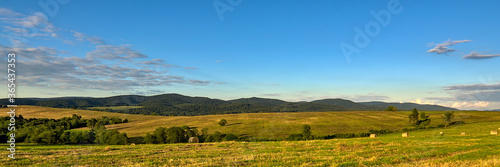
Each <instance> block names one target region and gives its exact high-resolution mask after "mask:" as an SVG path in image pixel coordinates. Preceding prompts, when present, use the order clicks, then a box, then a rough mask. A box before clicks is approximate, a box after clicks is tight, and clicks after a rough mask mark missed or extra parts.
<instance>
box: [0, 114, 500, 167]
mask: <svg viewBox="0 0 500 167" xmlns="http://www.w3.org/2000/svg"><path fill="white" fill-rule="evenodd" d="M498 127H500V122H477V123H469V124H464V125H458V126H452V127H449V128H436V129H424V130H418V131H413V132H410V137H408V138H403V137H401V133H394V134H387V135H381V136H379V137H377V138H352V139H331V140H309V141H272V142H220V143H196V144H156V145H151V144H138V145H111V146H106V145H33V144H19V145H18V146H17V148H18V151H17V153H18V154H17V156H16V157H17V158H16V160H9V159H8V158H7V156H6V155H5V156H2V157H1V158H0V164H2V166H26V165H34V166H416V165H417V166H499V165H500V144H498V143H500V136H498V135H490V134H489V131H490V130H496V129H497V128H498ZM439 132H444V135H440V134H439ZM461 132H465V133H466V135H465V136H463V135H461V134H460V133H461ZM1 145H2V147H7V145H6V144H1Z"/></svg>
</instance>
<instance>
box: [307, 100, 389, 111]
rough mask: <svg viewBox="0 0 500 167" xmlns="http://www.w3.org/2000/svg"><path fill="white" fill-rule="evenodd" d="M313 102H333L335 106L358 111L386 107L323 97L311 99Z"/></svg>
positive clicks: (381, 109)
mask: <svg viewBox="0 0 500 167" xmlns="http://www.w3.org/2000/svg"><path fill="white" fill-rule="evenodd" d="M312 102H313V103H323V104H333V105H337V106H341V107H344V108H349V109H352V110H358V111H369V110H380V111H383V110H385V109H386V108H387V107H385V108H384V107H379V106H373V105H364V104H361V103H356V102H353V101H350V100H345V99H323V100H315V101H312Z"/></svg>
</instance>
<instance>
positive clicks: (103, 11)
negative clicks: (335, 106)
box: [0, 0, 500, 109]
mask: <svg viewBox="0 0 500 167" xmlns="http://www.w3.org/2000/svg"><path fill="white" fill-rule="evenodd" d="M40 2H46V4H43V3H42V4H39V3H37V1H8V2H1V5H0V6H1V7H0V29H1V33H2V35H1V38H0V47H1V48H0V50H2V52H3V53H8V52H11V51H15V52H16V53H17V54H18V57H19V58H18V59H19V61H18V62H19V65H18V71H19V73H18V80H17V82H18V85H19V87H18V92H17V93H18V96H19V97H61V96H93V97H102V96H112V95H123V94H143V95H154V94H162V93H180V94H185V95H190V96H206V97H212V98H220V99H235V98H241V97H254V96H255V97H264V98H277V99H283V100H288V101H311V100H316V99H323V98H345V99H350V100H353V101H387V102H416V103H429V104H439V105H445V106H450V107H456V108H461V109H499V108H500V75H499V71H500V66H499V65H498V64H500V48H499V47H498V44H499V43H500V33H499V29H500V22H498V20H500V11H499V10H498V9H497V7H498V6H499V5H500V2H498V1H409V0H401V1H314V2H310V1H265V0H255V1H248V0H240V1H236V0H234V1H226V0H214V1H201V0H187V1H186V0H184V1H148V2H147V3H145V2H142V1H67V2H64V1H62V2H63V3H64V4H61V2H59V1H55V0H51V1H40ZM52 2H53V3H52ZM47 4H48V10H46V9H47V8H46V6H47ZM214 4H216V5H214ZM373 12H374V13H378V14H382V15H380V17H379V18H380V19H382V21H380V20H379V19H377V17H374V16H373V15H372V14H371V13H373ZM383 14H386V15H383ZM388 15H389V16H390V19H388V17H387V16H388ZM366 27H368V29H366ZM357 28H359V30H360V31H361V34H364V35H360V33H358V32H357V31H356V30H355V29H357ZM360 36H365V37H366V38H363V39H368V40H369V42H367V41H363V40H360V39H361V38H358V37H360ZM356 41H358V45H356ZM359 44H362V45H359ZM343 46H344V47H343ZM345 46H351V47H350V49H348V50H350V51H353V50H352V48H355V50H356V52H352V53H348V51H347V52H346V51H345V48H346V47H345ZM343 49H344V51H343ZM1 66H2V67H5V66H6V63H4V64H1ZM0 93H1V92H0ZM3 93H4V94H7V92H6V91H5V90H3Z"/></svg>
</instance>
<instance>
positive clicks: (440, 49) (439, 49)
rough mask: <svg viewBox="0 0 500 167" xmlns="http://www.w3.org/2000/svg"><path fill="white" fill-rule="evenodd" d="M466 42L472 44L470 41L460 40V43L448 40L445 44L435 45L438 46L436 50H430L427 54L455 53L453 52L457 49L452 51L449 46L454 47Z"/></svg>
mask: <svg viewBox="0 0 500 167" xmlns="http://www.w3.org/2000/svg"><path fill="white" fill-rule="evenodd" d="M465 42H470V40H458V41H451V40H448V41H446V42H444V43H440V44H435V45H436V46H435V47H434V48H432V49H430V50H428V51H427V52H429V53H437V54H444V53H448V52H453V51H455V49H451V48H449V47H448V46H453V45H456V44H459V43H465Z"/></svg>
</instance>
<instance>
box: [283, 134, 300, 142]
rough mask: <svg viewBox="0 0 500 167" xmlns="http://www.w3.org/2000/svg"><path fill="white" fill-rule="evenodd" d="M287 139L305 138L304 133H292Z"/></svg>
mask: <svg viewBox="0 0 500 167" xmlns="http://www.w3.org/2000/svg"><path fill="white" fill-rule="evenodd" d="M287 140H293V141H296V140H304V136H303V135H302V134H291V135H290V136H288V138H287Z"/></svg>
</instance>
